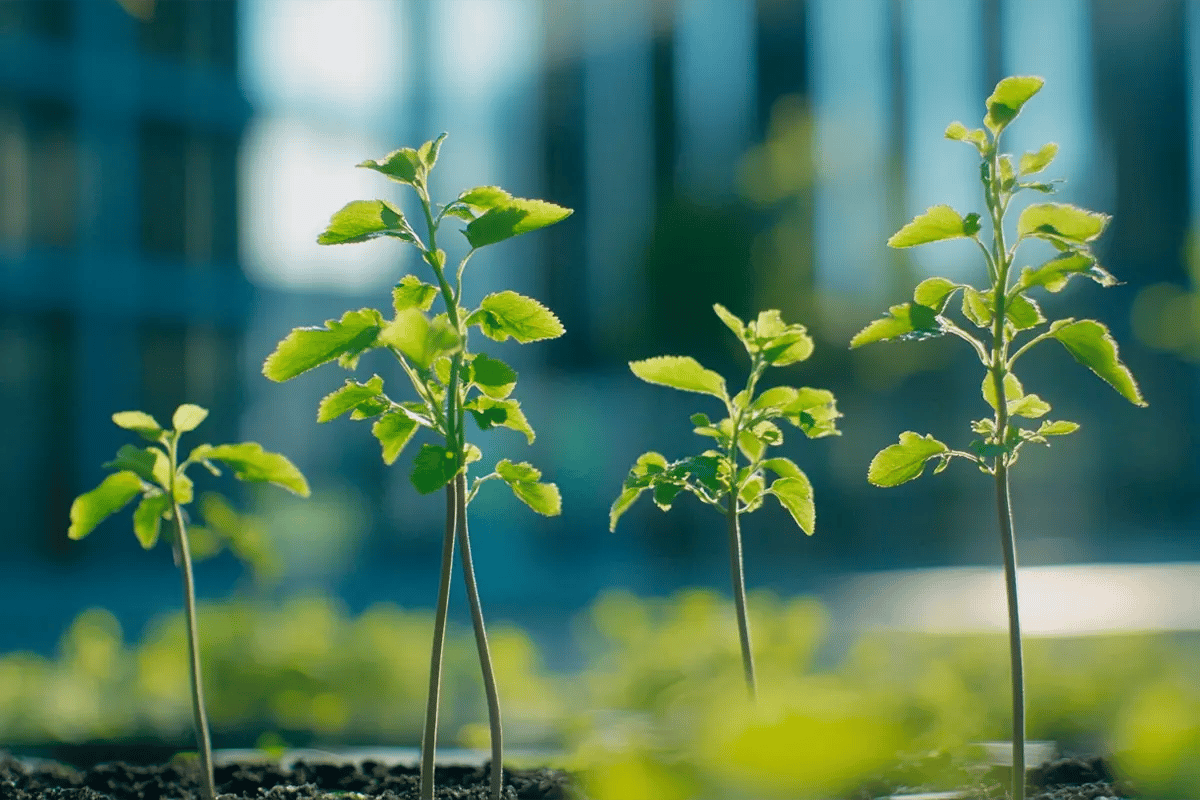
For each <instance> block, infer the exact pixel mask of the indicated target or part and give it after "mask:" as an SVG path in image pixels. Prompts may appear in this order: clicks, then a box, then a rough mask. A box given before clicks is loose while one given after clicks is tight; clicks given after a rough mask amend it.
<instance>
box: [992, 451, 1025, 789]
mask: <svg viewBox="0 0 1200 800" xmlns="http://www.w3.org/2000/svg"><path fill="white" fill-rule="evenodd" d="M996 513H997V515H998V516H999V522H1000V546H1001V549H1002V550H1003V551H1004V589H1005V593H1006V595H1007V596H1008V651H1009V656H1010V658H1011V662H1012V664H1011V667H1012V739H1013V742H1012V745H1013V771H1012V800H1024V798H1025V668H1024V666H1023V664H1024V659H1023V658H1022V655H1021V617H1020V615H1019V614H1018V613H1017V541H1016V537H1015V536H1014V534H1013V525H1012V503H1011V500H1010V498H1009V492H1008V466H1007V465H1006V464H1004V462H1003V461H1000V462H999V463H998V464H997V465H996Z"/></svg>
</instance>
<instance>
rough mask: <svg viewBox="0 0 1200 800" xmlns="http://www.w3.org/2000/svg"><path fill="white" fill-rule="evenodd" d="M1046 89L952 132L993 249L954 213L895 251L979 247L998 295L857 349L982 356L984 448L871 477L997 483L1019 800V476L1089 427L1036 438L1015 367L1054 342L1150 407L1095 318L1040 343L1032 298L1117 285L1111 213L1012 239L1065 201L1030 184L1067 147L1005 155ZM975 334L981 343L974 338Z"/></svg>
mask: <svg viewBox="0 0 1200 800" xmlns="http://www.w3.org/2000/svg"><path fill="white" fill-rule="evenodd" d="M1042 83H1043V81H1042V79H1041V78H1037V77H1012V78H1005V79H1004V80H1002V81H1000V83H999V84H997V85H996V89H995V91H994V92H992V95H991V96H990V97H988V99H987V115H986V116H985V117H984V120H983V123H984V127H983V128H977V129H975V130H968V129H967V128H966V127H965V126H964V125H963V124H962V123H961V122H954V123H951V125H950V126H949V127H948V128H946V138H947V139H953V140H954V141H959V142H964V143H967V144H970V145H972V146H974V147H975V148H976V149H977V150H978V151H979V157H980V162H981V163H980V177H981V181H982V184H983V199H984V204H985V206H986V209H987V217H988V222H989V223H990V228H991V237H990V241H988V240H986V239H985V238H983V237H981V236H980V231H981V228H982V226H981V223H980V215H979V214H976V213H972V214H967V215H966V216H965V217H964V216H962V215H960V214H959V213H958V212H957V211H955V210H954V209H952V208H950V207H949V206H945V205H941V206H934V207H932V208H930V209H929V210H928V211H926V212H925V213H924V214H921V215H920V216H918V217H916V218H915V219H914V220H913V221H912V222H910V223H908V224H907V225H905V226H904V227H903V228H901V229H900V230H899V231H898V232H897V233H896V234H895V235H894V236H892V238H891V239H889V240H888V245H889V246H891V247H913V246H915V245H919V244H927V243H929V242H938V241H942V240H945V239H962V238H966V239H970V240H972V241H974V242H975V243H976V244H977V245H978V246H979V251H980V252H981V253H982V254H983V260H984V263H985V264H986V266H987V274H988V278H989V280H990V284H989V285H987V286H985V287H984V288H982V289H977V288H975V287H974V286H970V285H967V284H962V283H955V282H953V281H951V280H948V279H946V278H928V279H926V280H924V281H922V282H921V283H920V284H919V285H918V286H917V288H916V290H915V291H914V293H913V301H912V302H911V303H902V304H900V305H896V306H892V307H891V308H890V309H889V311H888V316H886V317H884V318H883V319H879V320H876V321H874V322H872V323H871V324H870V325H868V326H867V327H866V328H864V329H863V330H862V331H860V332H859V333H858V334H857V335H856V336H855V337H854V339H853V340H852V341H851V343H850V346H851V347H859V346H861V345H864V344H868V343H870V342H878V341H884V340H889V339H924V338H928V337H930V336H939V335H942V334H947V333H949V334H951V335H954V336H957V337H959V338H960V339H962V340H964V341H965V342H967V344H969V345H971V347H972V349H974V351H975V353H976V355H978V356H979V361H980V363H981V364H982V365H983V368H984V370H985V371H986V374H985V376H984V380H983V386H982V392H983V399H984V400H985V401H986V402H987V403H988V405H990V406H991V408H992V416H991V417H988V418H984V419H979V420H975V421H974V422H972V423H971V429H972V430H973V431H974V432H975V433H976V434H978V436H979V438H977V439H975V440H974V441H972V442H971V443H970V445H969V446H968V450H967V451H962V450H952V449H950V447H948V446H947V445H945V444H943V443H942V442H940V441H938V440H937V439H934V438H933V436H931V435H928V434H926V435H924V436H922V435H920V434H917V433H914V432H912V431H905V432H904V433H902V434H900V441H899V443H898V444H894V445H891V446H889V447H886V448H884V449H883V450H881V451H880V452H879V454H878V455H876V456H875V458H874V459H873V460H872V461H871V465H870V468H869V470H868V473H867V477H868V480H870V482H871V483H873V484H875V485H876V486H896V485H898V484H901V483H904V482H906V481H909V480H912V479H913V478H916V477H918V476H919V475H920V474H921V473H922V472H923V471H924V469H925V464H926V462H928V461H930V460H934V461H936V462H937V466H936V467H935V469H934V472H935V473H937V472H941V471H942V470H943V469H945V468H946V465H947V464H948V463H950V461H951V459H954V458H962V459H965V460H967V461H970V462H972V463H974V464H975V465H976V466H978V467H979V469H980V470H981V471H983V472H986V473H988V474H989V475H992V476H993V477H994V478H995V484H996V514H997V518H998V522H999V529H1000V543H1001V549H1002V551H1003V554H1004V576H1005V588H1006V592H1007V596H1008V625H1009V647H1010V655H1011V662H1012V697H1013V704H1012V722H1013V734H1012V738H1013V784H1012V797H1013V798H1015V800H1022V798H1023V797H1024V792H1025V787H1024V775H1025V746H1024V742H1025V688H1024V678H1023V675H1022V657H1021V627H1020V618H1019V615H1018V611H1017V579H1016V572H1017V553H1016V541H1015V539H1014V536H1013V525H1012V507H1011V502H1010V498H1009V488H1008V471H1009V468H1010V467H1012V465H1013V464H1015V463H1016V461H1017V457H1018V455H1020V452H1021V448H1022V447H1024V446H1025V445H1026V444H1028V443H1030V442H1033V443H1036V444H1048V443H1049V440H1048V438H1047V437H1050V436H1063V435H1066V434H1069V433H1072V432H1073V431H1075V430H1076V429H1077V428H1078V427H1079V426H1078V425H1077V424H1076V423H1074V422H1068V421H1066V420H1054V421H1052V420H1044V421H1042V422H1041V423H1039V424H1038V426H1037V427H1028V428H1026V427H1022V426H1021V425H1018V424H1016V420H1018V419H1027V420H1035V419H1041V418H1042V417H1044V416H1045V415H1046V414H1047V413H1049V411H1050V404H1049V403H1047V402H1046V401H1045V400H1043V399H1042V398H1040V397H1038V396H1037V395H1036V394H1027V393H1026V392H1025V389H1024V387H1023V386H1022V385H1021V381H1020V380H1018V379H1017V376H1016V374H1015V373H1014V372H1013V367H1014V366H1015V365H1016V363H1017V360H1018V359H1019V358H1020V357H1021V356H1023V355H1024V354H1025V353H1027V352H1029V349H1030V348H1031V347H1033V346H1034V345H1036V344H1038V343H1040V342H1044V341H1047V340H1055V341H1058V342H1059V343H1060V344H1062V345H1063V347H1065V348H1066V350H1067V352H1068V353H1070V354H1071V355H1072V356H1073V357H1074V358H1075V360H1076V361H1078V362H1079V363H1080V364H1082V365H1084V366H1085V367H1087V368H1088V369H1090V370H1092V372H1094V373H1096V375H1098V376H1099V377H1100V378H1102V379H1103V380H1105V381H1106V382H1108V383H1109V384H1110V385H1111V386H1112V387H1113V388H1114V389H1116V390H1117V392H1119V393H1120V394H1121V396H1122V397H1124V398H1125V399H1126V400H1128V401H1129V402H1131V403H1133V404H1135V405H1138V406H1144V405H1146V403H1145V401H1144V400H1143V399H1142V395H1141V392H1140V391H1139V390H1138V386H1137V383H1136V382H1135V381H1134V379H1133V376H1132V375H1131V374H1130V372H1129V370H1128V369H1127V368H1126V367H1125V365H1124V364H1122V363H1121V361H1120V359H1119V358H1118V355H1117V343H1116V342H1115V341H1114V340H1113V338H1112V336H1110V335H1109V332H1108V329H1107V328H1106V327H1105V326H1104V325H1102V324H1100V323H1099V322H1096V321H1095V320H1090V319H1080V320H1077V319H1074V318H1067V319H1060V320H1055V321H1053V322H1049V325H1048V327H1046V328H1045V329H1044V330H1042V331H1041V332H1040V333H1034V331H1036V330H1037V329H1039V328H1042V327H1043V326H1046V325H1047V322H1048V321H1047V319H1046V318H1045V316H1043V314H1042V311H1041V308H1040V307H1039V306H1038V304H1037V302H1036V301H1035V300H1034V299H1033V298H1032V297H1030V296H1029V294H1030V290H1032V289H1045V290H1046V291H1049V292H1058V291H1061V290H1062V289H1063V287H1065V286H1066V285H1067V283H1068V282H1069V281H1070V280H1071V279H1072V278H1075V277H1076V276H1080V275H1082V276H1085V277H1088V278H1091V279H1092V280H1093V281H1095V282H1096V283H1098V284H1100V285H1101V286H1112V285H1114V284H1115V283H1116V282H1117V281H1116V280H1115V279H1114V278H1113V276H1112V275H1111V274H1110V273H1109V272H1108V271H1107V270H1105V269H1104V268H1103V267H1101V266H1100V264H1098V263H1097V261H1096V256H1095V254H1094V253H1093V252H1092V249H1091V243H1092V242H1093V241H1095V240H1096V238H1097V237H1098V236H1100V234H1101V233H1102V232H1103V230H1104V227H1105V226H1106V225H1107V224H1108V220H1109V218H1108V216H1107V215H1105V214H1098V213H1096V212H1093V211H1087V210H1085V209H1082V208H1077V207H1076V206H1073V205H1069V204H1066V203H1035V204H1033V205H1030V206H1027V207H1026V208H1025V209H1024V210H1023V211H1022V212H1021V213H1020V215H1019V216H1018V218H1017V228H1016V239H1015V241H1014V242H1013V243H1012V245H1011V246H1010V245H1008V244H1007V242H1006V240H1005V230H1004V217H1005V213H1006V212H1007V211H1008V206H1009V203H1010V202H1011V201H1012V199H1013V197H1015V196H1016V195H1017V194H1018V193H1020V192H1022V191H1026V190H1032V191H1035V192H1042V193H1047V194H1048V193H1052V192H1054V190H1055V185H1054V182H1041V181H1039V180H1038V179H1036V178H1033V177H1031V176H1034V175H1036V174H1037V173H1040V172H1041V171H1042V170H1044V169H1045V168H1046V167H1048V166H1049V165H1050V162H1051V161H1052V160H1053V159H1054V156H1055V154H1056V153H1057V152H1058V145H1056V144H1054V143H1050V144H1047V145H1045V146H1044V147H1042V148H1041V149H1040V150H1038V151H1036V152H1032V153H1025V154H1024V155H1022V156H1021V157H1020V158H1019V159H1016V160H1014V159H1013V157H1012V156H1010V155H1007V154H1002V153H1001V152H1000V136H1001V134H1002V133H1003V132H1004V129H1005V128H1006V127H1007V126H1008V124H1009V123H1011V122H1012V121H1013V120H1014V119H1016V117H1017V115H1018V114H1019V113H1020V111H1021V108H1022V106H1024V105H1025V103H1026V102H1027V101H1028V100H1029V99H1030V98H1031V97H1033V95H1035V94H1036V93H1037V92H1038V90H1039V89H1041V88H1042ZM1032 240H1040V241H1043V242H1048V243H1049V244H1050V245H1052V246H1053V248H1054V249H1055V250H1056V251H1057V255H1055V256H1054V257H1053V258H1051V259H1049V260H1048V261H1046V262H1044V263H1042V264H1038V265H1037V266H1028V267H1025V268H1023V269H1022V270H1021V271H1020V274H1016V273H1015V270H1014V269H1013V264H1014V263H1015V258H1016V250H1017V247H1018V246H1019V245H1020V244H1021V243H1023V242H1026V241H1032ZM960 292H961V294H962V305H961V308H962V315H963V317H964V318H965V319H966V322H967V323H969V326H960V325H958V324H956V323H955V322H952V321H951V320H950V319H949V318H948V316H946V315H947V314H948V313H949V308H950V300H951V298H953V297H954V295H955V294H958V293H960ZM971 327H973V328H976V329H977V331H978V332H972V331H971V330H970V328H971ZM1026 336H1027V337H1028V338H1026V339H1025V341H1024V342H1023V343H1021V344H1020V345H1019V346H1017V342H1018V340H1019V339H1021V338H1022V337H1026ZM1014 347H1015V349H1014Z"/></svg>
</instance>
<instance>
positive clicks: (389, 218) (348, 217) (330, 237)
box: [317, 200, 416, 244]
mask: <svg viewBox="0 0 1200 800" xmlns="http://www.w3.org/2000/svg"><path fill="white" fill-rule="evenodd" d="M380 236H391V237H395V238H397V239H402V240H403V241H406V242H415V241H416V238H415V237H414V236H413V234H412V230H411V229H410V228H409V227H408V222H406V221H405V219H404V214H403V213H402V212H401V211H400V209H398V208H396V207H395V206H394V205H392V204H391V203H389V202H388V201H387V200H353V201H351V202H349V203H347V204H346V205H344V206H342V208H341V209H340V210H339V211H336V212H334V214H333V216H332V217H330V218H329V225H327V226H326V227H325V230H324V231H322V232H321V234H320V235H319V236H318V237H317V244H357V243H358V242H368V241H370V240H371V239H378V238H379V237H380Z"/></svg>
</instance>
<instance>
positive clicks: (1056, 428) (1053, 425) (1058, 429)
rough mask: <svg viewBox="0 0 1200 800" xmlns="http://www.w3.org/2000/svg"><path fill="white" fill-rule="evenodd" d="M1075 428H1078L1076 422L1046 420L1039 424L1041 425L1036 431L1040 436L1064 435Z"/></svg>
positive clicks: (1072, 431) (1075, 429)
mask: <svg viewBox="0 0 1200 800" xmlns="http://www.w3.org/2000/svg"><path fill="white" fill-rule="evenodd" d="M1077 430H1079V423H1078V422H1071V421H1070V420H1065V419H1060V420H1046V421H1045V422H1043V423H1042V424H1041V427H1039V428H1038V429H1037V432H1038V435H1040V436H1066V435H1067V434H1069V433H1074V432H1075V431H1077Z"/></svg>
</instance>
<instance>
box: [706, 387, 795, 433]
mask: <svg viewBox="0 0 1200 800" xmlns="http://www.w3.org/2000/svg"><path fill="white" fill-rule="evenodd" d="M797 394H798V393H797V391H796V389H794V388H792V387H791V386H773V387H771V388H770V389H767V390H766V391H764V392H763V393H762V394H760V395H759V396H758V397H756V398H754V402H753V403H751V404H750V410H751V411H767V412H770V414H769V415H768V416H783V414H784V412H785V409H786V408H787V407H788V406H789V405H790V404H792V403H794V402H795V401H796V396H797ZM705 420H706V421H705V423H704V424H706V425H707V424H708V422H707V417H706V418H705Z"/></svg>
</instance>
